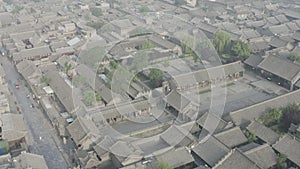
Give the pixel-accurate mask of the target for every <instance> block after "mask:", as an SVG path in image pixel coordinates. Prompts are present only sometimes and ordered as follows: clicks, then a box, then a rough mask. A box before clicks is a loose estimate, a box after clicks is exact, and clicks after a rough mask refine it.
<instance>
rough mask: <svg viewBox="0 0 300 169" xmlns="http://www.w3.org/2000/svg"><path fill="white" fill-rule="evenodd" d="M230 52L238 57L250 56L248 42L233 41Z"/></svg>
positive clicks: (245, 57)
mask: <svg viewBox="0 0 300 169" xmlns="http://www.w3.org/2000/svg"><path fill="white" fill-rule="evenodd" d="M231 52H232V53H233V54H234V55H235V56H238V57H239V58H240V59H247V58H248V57H249V56H250V44H249V43H244V42H242V41H234V42H233V45H232V48H231Z"/></svg>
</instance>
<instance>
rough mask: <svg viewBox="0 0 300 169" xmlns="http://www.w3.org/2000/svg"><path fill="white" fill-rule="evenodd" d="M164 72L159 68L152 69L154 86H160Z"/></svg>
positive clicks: (150, 77) (151, 76) (151, 74)
mask: <svg viewBox="0 0 300 169" xmlns="http://www.w3.org/2000/svg"><path fill="white" fill-rule="evenodd" d="M162 78H163V72H162V71H161V70H159V69H151V70H150V73H149V79H150V83H151V85H152V86H153V87H158V86H159V85H160V83H161V81H162Z"/></svg>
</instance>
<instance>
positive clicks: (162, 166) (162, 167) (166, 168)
mask: <svg viewBox="0 0 300 169" xmlns="http://www.w3.org/2000/svg"><path fill="white" fill-rule="evenodd" d="M157 166H158V169H173V167H171V166H170V165H169V164H168V163H165V162H162V161H159V162H158V163H157Z"/></svg>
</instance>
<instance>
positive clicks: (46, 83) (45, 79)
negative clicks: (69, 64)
mask: <svg viewBox="0 0 300 169" xmlns="http://www.w3.org/2000/svg"><path fill="white" fill-rule="evenodd" d="M40 82H41V83H43V84H45V85H47V86H49V83H50V82H51V79H50V78H47V77H46V76H42V77H41V78H40Z"/></svg>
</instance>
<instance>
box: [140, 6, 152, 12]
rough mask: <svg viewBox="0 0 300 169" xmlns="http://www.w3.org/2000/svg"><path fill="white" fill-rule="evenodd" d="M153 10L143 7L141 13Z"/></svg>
mask: <svg viewBox="0 0 300 169" xmlns="http://www.w3.org/2000/svg"><path fill="white" fill-rule="evenodd" d="M150 11H151V10H150V9H149V8H148V7H147V6H142V7H141V8H140V12H150Z"/></svg>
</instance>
